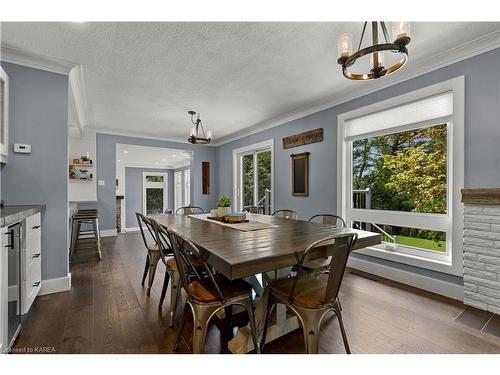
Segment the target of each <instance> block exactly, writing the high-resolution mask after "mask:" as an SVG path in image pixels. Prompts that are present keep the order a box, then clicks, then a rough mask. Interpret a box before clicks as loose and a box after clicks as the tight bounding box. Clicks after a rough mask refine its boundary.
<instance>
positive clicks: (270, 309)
mask: <svg viewBox="0 0 500 375" xmlns="http://www.w3.org/2000/svg"><path fill="white" fill-rule="evenodd" d="M274 306H275V303H274V301H273V300H272V299H271V296H269V298H268V300H267V307H266V316H265V320H264V328H263V329H262V337H261V339H260V345H259V346H260V352H261V353H262V351H263V350H264V346H265V344H266V336H267V325H268V323H269V319H270V318H271V314H272V312H273V308H274Z"/></svg>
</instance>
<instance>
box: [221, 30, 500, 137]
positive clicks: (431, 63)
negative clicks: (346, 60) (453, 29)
mask: <svg viewBox="0 0 500 375" xmlns="http://www.w3.org/2000/svg"><path fill="white" fill-rule="evenodd" d="M499 47H500V30H497V31H495V32H492V33H490V34H487V35H484V36H482V37H480V38H477V39H474V40H472V41H469V42H466V43H463V44H462V45H460V46H457V47H455V48H452V49H449V50H446V51H444V52H442V53H440V54H438V55H434V56H432V57H430V58H427V59H424V60H422V61H419V62H418V63H415V64H413V65H410V66H409V65H408V64H407V65H406V66H405V67H404V68H403V69H402V70H401V73H402V74H396V75H392V76H389V77H387V78H385V79H383V80H379V81H375V82H371V83H372V85H370V86H369V87H368V86H365V87H362V86H360V87H359V88H357V89H356V90H353V89H352V87H350V88H348V89H345V90H343V91H341V92H339V93H337V94H335V95H334V96H332V97H330V98H328V99H323V100H321V101H319V102H315V103H312V104H310V105H307V106H305V107H303V108H302V109H300V110H297V111H293V112H290V113H288V114H286V115H284V116H280V117H277V118H274V119H272V120H269V121H265V122H262V123H259V124H255V125H254V126H251V127H249V128H247V129H246V130H240V131H238V132H237V134H235V135H228V136H225V137H222V138H220V139H219V140H217V141H216V142H214V143H213V144H214V146H220V145H223V144H226V143H229V142H233V141H236V140H238V139H242V138H245V137H248V136H250V135H253V134H256V133H260V132H262V131H264V130H268V129H272V128H275V127H277V126H280V125H283V124H286V123H288V122H290V121H293V120H297V119H299V118H302V117H305V116H308V115H311V114H313V113H316V112H320V111H322V110H325V109H328V108H331V107H334V106H336V105H339V104H342V103H345V102H348V101H351V100H353V99H356V98H359V97H361V96H364V95H367V94H371V93H373V92H376V91H379V90H381V89H384V88H386V87H390V86H393V85H396V84H398V83H401V82H404V81H408V80H410V79H412V78H415V77H418V76H420V75H423V74H425V73H429V72H431V71H434V70H437V69H440V68H443V67H445V66H448V65H451V64H454V63H457V62H459V61H462V60H465V59H468V58H470V57H473V56H476V55H479V54H481V53H484V52H488V51H491V50H493V49H495V48H499ZM360 83H361V84H362V82H360Z"/></svg>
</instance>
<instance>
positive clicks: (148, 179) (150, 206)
mask: <svg viewBox="0 0 500 375" xmlns="http://www.w3.org/2000/svg"><path fill="white" fill-rule="evenodd" d="M142 189H143V190H142V191H143V206H142V207H143V214H144V215H155V214H161V213H163V212H165V209H166V208H167V202H168V195H167V175H166V174H163V173H147V172H144V173H143V182H142Z"/></svg>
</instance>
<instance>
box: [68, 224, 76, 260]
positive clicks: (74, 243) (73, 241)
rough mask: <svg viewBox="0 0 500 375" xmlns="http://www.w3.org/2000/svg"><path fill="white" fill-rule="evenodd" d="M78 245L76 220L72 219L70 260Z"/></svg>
mask: <svg viewBox="0 0 500 375" xmlns="http://www.w3.org/2000/svg"><path fill="white" fill-rule="evenodd" d="M75 246H76V220H75V219H71V244H70V247H69V260H70V261H71V257H72V256H73V253H74V251H75Z"/></svg>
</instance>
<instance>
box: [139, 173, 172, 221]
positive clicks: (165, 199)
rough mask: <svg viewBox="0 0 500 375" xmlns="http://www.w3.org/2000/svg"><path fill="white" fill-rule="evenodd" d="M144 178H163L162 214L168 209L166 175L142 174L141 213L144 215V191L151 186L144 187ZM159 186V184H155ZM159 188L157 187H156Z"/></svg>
mask: <svg viewBox="0 0 500 375" xmlns="http://www.w3.org/2000/svg"><path fill="white" fill-rule="evenodd" d="M146 176H163V209H162V212H165V210H166V209H167V207H168V173H159V172H142V213H143V215H146V189H147V188H148V187H151V186H146V181H145V180H146ZM156 183H157V184H160V183H159V182H156ZM158 187H159V186H158Z"/></svg>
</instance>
